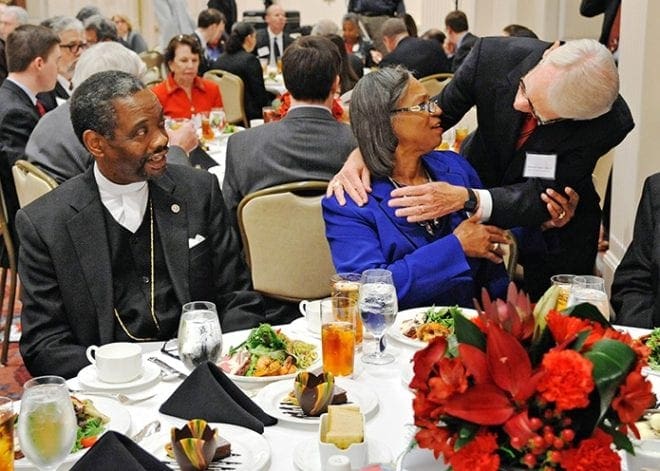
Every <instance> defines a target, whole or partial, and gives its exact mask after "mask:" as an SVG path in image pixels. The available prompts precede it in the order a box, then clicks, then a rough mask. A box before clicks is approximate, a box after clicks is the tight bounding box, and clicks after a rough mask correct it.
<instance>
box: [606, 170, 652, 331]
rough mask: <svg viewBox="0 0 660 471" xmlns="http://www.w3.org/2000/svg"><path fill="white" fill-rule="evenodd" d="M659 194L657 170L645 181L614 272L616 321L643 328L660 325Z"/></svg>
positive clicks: (613, 295) (613, 285)
mask: <svg viewBox="0 0 660 471" xmlns="http://www.w3.org/2000/svg"><path fill="white" fill-rule="evenodd" d="M659 197H660V173H656V174H654V175H651V176H650V177H648V178H647V179H646V182H645V183H644V189H643V190H642V197H641V199H640V202H639V207H638V208H637V216H636V217H635V230H634V232H633V239H632V242H630V245H629V246H628V250H627V251H626V254H625V255H624V256H623V259H622V260H621V263H619V266H618V267H617V269H616V272H615V273H614V281H613V282H612V298H611V301H612V307H613V308H614V312H615V313H616V318H615V321H616V323H617V324H621V325H627V326H631V327H642V328H644V329H653V328H654V327H660V303H659V302H658V291H659V288H660V286H658V271H659V270H660V244H658V237H657V234H658V228H659V227H660V226H658V221H659V219H660V210H659V209H658V204H657V201H658V198H659Z"/></svg>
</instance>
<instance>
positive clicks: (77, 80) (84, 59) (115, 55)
mask: <svg viewBox="0 0 660 471" xmlns="http://www.w3.org/2000/svg"><path fill="white" fill-rule="evenodd" d="M108 70H118V71H121V72H126V73H128V74H131V75H134V76H135V77H137V78H142V75H143V74H144V72H145V71H146V66H145V65H144V62H142V59H140V56H138V55H137V54H136V53H135V52H133V51H131V50H130V49H129V48H127V47H125V46H123V45H121V44H120V43H118V42H114V41H108V42H101V43H98V44H95V45H93V46H92V47H90V48H89V49H87V50H86V51H85V52H83V53H82V54H81V55H80V59H78V64H77V65H76V71H75V72H74V73H73V78H72V79H71V82H72V83H73V85H74V86H78V85H80V84H81V83H83V82H84V81H85V80H86V79H87V78H88V77H90V76H92V75H94V74H95V73H97V72H105V71H108Z"/></svg>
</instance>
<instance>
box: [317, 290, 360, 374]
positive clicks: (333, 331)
mask: <svg viewBox="0 0 660 471" xmlns="http://www.w3.org/2000/svg"><path fill="white" fill-rule="evenodd" d="M357 316H358V309H357V301H356V300H355V299H351V298H347V297H343V296H335V297H332V298H327V299H324V300H323V301H321V351H322V356H323V371H324V372H326V373H332V374H333V375H334V376H350V375H352V374H353V361H354V359H355V323H356V319H357Z"/></svg>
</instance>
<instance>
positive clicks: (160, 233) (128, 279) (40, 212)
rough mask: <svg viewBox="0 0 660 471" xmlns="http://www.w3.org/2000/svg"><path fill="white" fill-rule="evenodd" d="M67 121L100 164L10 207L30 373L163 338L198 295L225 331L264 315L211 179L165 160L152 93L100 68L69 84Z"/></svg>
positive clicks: (62, 369) (65, 367)
mask: <svg viewBox="0 0 660 471" xmlns="http://www.w3.org/2000/svg"><path fill="white" fill-rule="evenodd" d="M71 119H72V122H73V128H74V130H75V132H76V136H77V137H78V139H80V140H81V142H82V143H83V144H84V145H85V147H86V148H87V150H88V151H89V152H90V153H91V154H92V156H93V157H94V160H95V164H94V165H93V166H92V167H91V168H89V169H88V170H87V171H86V172H85V173H84V174H82V175H79V176H77V177H75V178H73V179H71V180H69V181H67V182H65V183H64V184H62V185H60V186H59V187H57V188H56V189H55V190H53V191H51V192H50V193H48V194H46V195H45V196H43V197H42V198H39V199H38V200H36V201H35V202H33V203H32V204H30V205H28V206H26V207H25V208H23V209H21V210H20V211H19V213H18V215H17V231H18V234H19V237H20V239H21V242H22V245H21V249H20V254H19V266H20V267H21V281H22V283H23V290H24V298H23V311H22V314H21V320H22V323H23V335H22V336H21V341H20V351H21V355H22V356H23V360H24V361H25V365H26V366H27V368H28V370H29V371H30V373H31V374H32V375H44V374H55V375H60V376H64V377H67V378H69V377H72V376H75V375H76V374H77V372H78V371H79V370H80V369H81V368H83V367H84V366H86V365H87V364H88V361H87V359H86V356H85V350H86V348H87V347H88V346H90V345H101V344H106V343H109V342H115V341H128V342H130V341H147V340H166V339H170V338H172V337H173V336H175V335H176V331H177V326H178V322H179V317H180V313H181V306H182V305H183V304H184V303H186V302H189V301H193V300H206V301H212V302H214V303H215V304H216V306H217V308H218V314H219V317H220V322H221V324H222V327H223V330H225V331H231V330H236V329H244V328H250V327H254V326H256V325H258V324H259V323H260V322H263V321H266V322H267V321H268V319H267V318H266V316H265V315H264V311H263V306H262V301H261V298H260V296H259V295H258V294H256V293H254V292H253V291H251V290H250V280H249V275H248V273H247V271H246V268H245V265H244V263H243V259H242V256H241V252H240V248H239V244H238V238H237V235H236V233H235V232H234V231H233V229H232V228H231V226H230V224H229V219H228V217H227V211H226V209H225V206H224V204H223V201H222V195H221V193H220V189H219V187H218V181H217V179H216V177H215V176H213V175H211V174H210V173H208V172H205V171H203V170H198V169H192V168H190V167H184V166H180V165H169V166H168V165H167V157H166V154H167V149H168V147H167V144H168V138H167V133H166V132H165V126H164V117H163V110H162V107H161V106H160V103H159V102H158V99H157V98H156V96H155V95H154V94H153V93H152V92H151V91H150V90H149V89H147V88H146V87H145V86H144V85H143V84H142V83H141V82H140V81H139V80H138V79H137V78H136V77H134V76H133V75H130V74H127V73H124V72H116V71H107V72H100V73H97V74H94V75H93V76H91V77H90V78H89V79H87V80H86V81H85V82H83V83H82V84H80V86H78V87H77V88H76V90H75V91H74V93H73V96H72V97H71Z"/></svg>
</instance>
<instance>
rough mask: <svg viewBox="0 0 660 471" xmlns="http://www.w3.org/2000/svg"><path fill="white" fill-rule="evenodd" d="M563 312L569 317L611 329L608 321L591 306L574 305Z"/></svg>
mask: <svg viewBox="0 0 660 471" xmlns="http://www.w3.org/2000/svg"><path fill="white" fill-rule="evenodd" d="M563 312H565V313H566V314H567V315H569V316H571V317H577V318H578V319H586V320H589V321H594V322H598V323H599V324H600V325H602V326H603V327H612V324H610V323H609V321H608V320H607V319H605V318H604V317H603V315H602V314H601V313H600V311H599V310H598V308H597V307H596V306H594V305H593V304H589V303H580V304H576V305H575V306H572V307H569V308H567V309H565V310H564V311H563Z"/></svg>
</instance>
